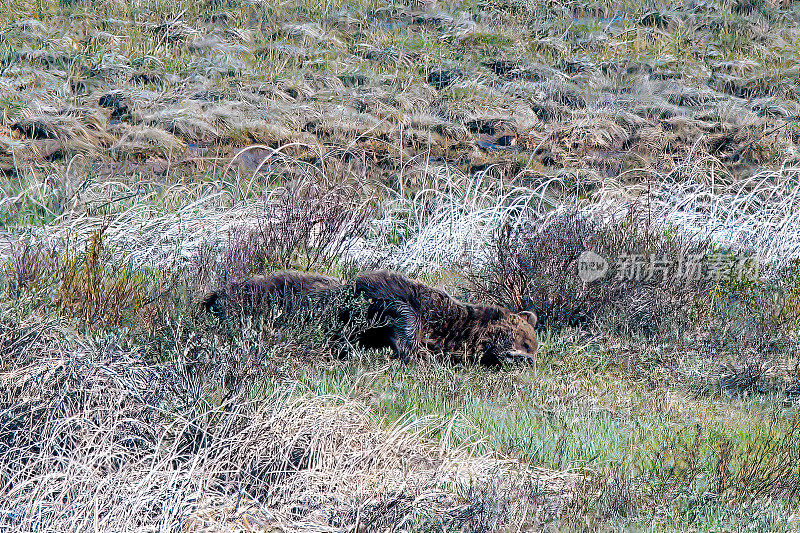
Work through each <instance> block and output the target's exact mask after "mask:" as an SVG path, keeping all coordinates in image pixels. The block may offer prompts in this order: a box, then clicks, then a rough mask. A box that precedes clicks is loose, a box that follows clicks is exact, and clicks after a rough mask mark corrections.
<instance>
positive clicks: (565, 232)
mask: <svg viewBox="0 0 800 533" xmlns="http://www.w3.org/2000/svg"><path fill="white" fill-rule="evenodd" d="M706 249H707V243H706V242H704V241H695V240H691V239H689V238H688V237H681V236H679V235H677V234H676V233H675V232H674V231H671V230H670V229H669V228H666V227H657V226H656V225H646V224H641V223H640V222H639V218H638V217H637V214H636V213H632V214H631V215H629V216H628V217H627V218H625V219H623V220H614V219H608V220H603V219H601V218H598V217H591V216H588V215H585V214H582V213H580V212H579V211H577V210H566V211H560V212H557V213H554V214H552V215H550V216H547V217H545V218H543V219H533V218H528V219H524V220H522V221H507V222H506V223H504V224H503V226H502V227H501V228H500V230H499V231H498V233H497V236H496V238H495V240H494V243H493V250H494V252H493V254H492V255H491V257H490V258H489V260H488V262H487V263H486V264H484V265H480V266H479V268H477V269H476V273H475V274H473V275H471V276H470V279H469V285H470V290H471V291H472V292H473V293H475V294H476V295H477V296H478V297H479V298H481V299H484V300H488V301H492V302H494V303H496V304H499V305H505V306H509V307H512V308H514V309H530V310H533V311H535V312H536V313H537V314H538V316H539V322H540V324H541V325H542V326H544V327H550V328H556V329H558V328H561V327H563V326H576V325H580V324H594V325H598V324H603V325H607V326H612V327H614V328H615V329H618V330H624V331H629V332H631V331H637V332H643V333H645V334H654V333H657V332H659V331H661V330H663V329H665V328H668V327H670V326H672V325H678V324H686V323H687V321H688V320H689V318H690V317H691V316H692V314H693V313H692V311H693V310H694V309H695V307H696V305H697V301H698V298H700V297H701V296H702V295H703V294H705V293H707V292H708V290H710V287H711V283H710V282H709V281H707V280H704V279H698V280H691V279H689V280H678V279H676V278H674V277H673V276H672V272H666V271H664V270H660V271H659V270H658V265H662V264H663V265H669V266H670V268H671V267H672V266H675V265H679V264H682V261H685V259H686V258H688V257H693V256H698V255H701V254H703V252H704V251H705V250H706ZM586 251H593V252H595V253H596V254H598V255H599V256H601V257H602V258H604V259H605V260H606V261H608V263H609V265H608V272H607V273H606V274H605V276H602V277H601V278H599V279H597V280H595V281H592V282H586V281H584V280H583V279H582V278H581V277H580V276H579V273H578V262H579V259H580V257H581V254H582V253H583V252H586ZM626 258H627V259H626ZM630 258H636V259H635V260H636V261H638V263H636V264H635V265H633V269H634V270H633V271H631V267H632V265H630V264H627V265H626V264H625V262H626V261H628V262H629V263H630V261H632V260H631V259H630ZM651 260H652V261H653V263H652V264H653V265H654V268H652V269H651V268H649V265H650V264H651V263H650V261H651ZM656 261H657V262H658V264H656V263H655V262H656ZM636 269H638V270H636ZM626 270H627V271H626Z"/></svg>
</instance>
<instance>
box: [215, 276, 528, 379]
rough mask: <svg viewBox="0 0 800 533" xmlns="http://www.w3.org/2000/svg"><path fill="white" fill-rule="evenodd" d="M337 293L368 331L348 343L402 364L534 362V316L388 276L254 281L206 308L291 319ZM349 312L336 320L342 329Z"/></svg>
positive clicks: (236, 287)
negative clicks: (431, 358)
mask: <svg viewBox="0 0 800 533" xmlns="http://www.w3.org/2000/svg"><path fill="white" fill-rule="evenodd" d="M341 291H350V292H351V293H352V294H353V295H355V296H357V297H359V296H360V297H362V298H363V300H365V302H366V305H367V317H368V319H369V321H370V324H371V326H369V327H367V328H365V329H364V330H362V331H360V332H359V333H358V334H357V338H356V339H354V340H355V341H357V342H358V343H359V344H361V345H362V346H364V347H366V348H391V350H392V352H393V353H394V355H395V356H396V357H398V358H400V359H402V360H404V361H410V360H414V359H417V358H419V357H421V356H423V355H425V354H434V355H436V354H446V355H447V356H448V357H449V359H450V360H451V361H453V362H473V363H480V364H482V365H486V366H497V365H500V364H502V363H503V362H510V361H519V360H522V361H532V360H533V357H534V356H535V354H536V349H537V346H538V342H537V335H536V330H535V329H534V326H535V325H536V314H535V313H532V312H530V311H524V312H521V313H512V312H510V311H508V310H507V309H503V308H499V307H493V306H487V305H476V304H469V303H465V302H461V301H459V300H456V299H455V298H453V297H452V296H450V295H449V294H447V293H446V292H444V291H442V290H439V289H436V288H433V287H429V286H427V285H424V284H422V283H419V282H416V281H412V280H410V279H408V278H406V277H404V276H402V275H400V274H396V273H392V272H386V271H373V272H365V273H362V274H359V275H357V276H356V277H355V279H353V280H352V281H350V282H348V283H342V282H341V281H340V280H337V279H335V278H330V277H327V276H321V275H319V274H309V273H303V272H276V273H273V274H269V275H266V276H254V277H253V278H251V279H250V280H248V281H246V282H244V283H241V284H234V285H232V286H231V287H230V288H229V289H228V290H227V291H219V292H216V293H212V294H211V295H210V296H208V297H207V298H206V299H205V300H204V306H205V308H206V309H207V310H209V311H212V312H214V313H216V314H220V315H224V314H225V309H226V308H230V307H234V306H235V307H238V308H239V309H240V312H243V313H246V314H254V313H259V312H262V311H264V310H266V309H268V308H273V309H274V308H275V306H277V307H278V308H280V309H281V310H283V311H287V312H292V310H293V309H296V308H297V306H301V305H314V303H315V302H320V301H322V300H323V299H324V298H326V297H327V296H330V295H333V294H336V293H340V292H341ZM349 312H350V311H349V310H343V311H342V312H341V313H340V318H341V320H342V321H343V322H345V321H347V320H348V318H349V316H348V313H349Z"/></svg>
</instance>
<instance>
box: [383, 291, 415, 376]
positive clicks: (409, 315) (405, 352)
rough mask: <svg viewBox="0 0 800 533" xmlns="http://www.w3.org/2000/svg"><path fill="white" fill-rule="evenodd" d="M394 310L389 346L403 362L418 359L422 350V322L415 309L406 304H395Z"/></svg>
mask: <svg viewBox="0 0 800 533" xmlns="http://www.w3.org/2000/svg"><path fill="white" fill-rule="evenodd" d="M392 307H393V309H392V311H393V312H392V314H393V315H394V316H393V317H392V320H391V334H390V335H389V345H390V346H391V348H392V351H394V354H395V356H396V357H397V358H399V359H401V360H403V361H406V362H408V361H411V360H414V359H416V357H417V354H418V353H419V348H420V337H421V332H420V320H419V316H417V313H416V312H415V311H414V309H413V308H412V307H411V306H410V305H408V304H407V303H404V302H397V303H395V304H394V305H393V306H392Z"/></svg>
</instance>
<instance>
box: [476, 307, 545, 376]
mask: <svg viewBox="0 0 800 533" xmlns="http://www.w3.org/2000/svg"><path fill="white" fill-rule="evenodd" d="M536 321H537V317H536V313H533V312H531V311H523V312H521V313H505V314H504V315H503V316H502V317H500V318H499V319H498V320H496V321H494V322H492V323H491V324H490V325H489V327H488V328H487V330H486V334H485V335H484V336H483V339H482V343H481V344H482V346H481V351H482V357H481V363H482V364H484V365H487V366H495V365H500V364H503V363H506V362H515V361H526V362H532V361H533V360H534V356H535V355H536V349H537V348H538V346H539V342H538V338H537V336H536V329H535V328H534V326H535V325H536Z"/></svg>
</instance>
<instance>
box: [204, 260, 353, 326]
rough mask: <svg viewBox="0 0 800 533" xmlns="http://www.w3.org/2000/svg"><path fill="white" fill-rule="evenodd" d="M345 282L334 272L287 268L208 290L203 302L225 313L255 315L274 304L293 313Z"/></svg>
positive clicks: (283, 310)
mask: <svg viewBox="0 0 800 533" xmlns="http://www.w3.org/2000/svg"><path fill="white" fill-rule="evenodd" d="M341 286H342V282H341V281H339V280H338V279H336V278H332V277H330V276H323V275H321V274H313V273H309V272H296V271H292V270H284V271H281V272H273V273H271V274H267V275H263V276H261V275H259V276H253V277H252V278H250V279H248V280H247V281H244V282H242V283H232V284H230V285H229V286H228V287H227V288H226V289H224V290H220V291H214V292H212V293H210V294H208V295H207V296H206V297H205V298H204V299H203V302H202V306H203V308H204V309H205V310H206V311H209V312H211V313H212V314H214V315H217V316H221V317H223V316H226V315H228V314H236V313H239V314H242V315H253V314H257V313H260V312H263V311H264V310H265V309H267V308H270V307H273V306H274V307H277V309H278V310H280V311H282V312H284V313H291V312H293V311H294V310H295V309H296V308H297V307H298V306H303V305H308V304H309V302H310V300H311V299H313V298H315V297H319V296H322V295H324V294H325V293H327V292H328V291H330V290H333V289H335V288H338V287H341Z"/></svg>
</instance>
